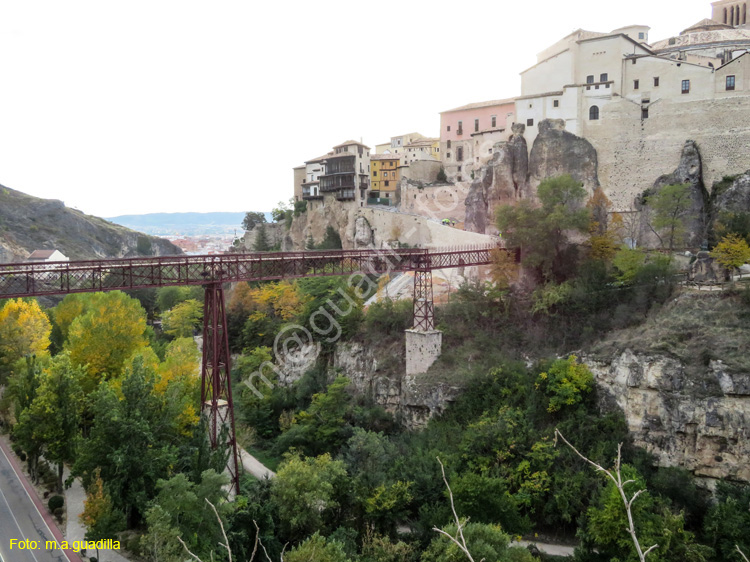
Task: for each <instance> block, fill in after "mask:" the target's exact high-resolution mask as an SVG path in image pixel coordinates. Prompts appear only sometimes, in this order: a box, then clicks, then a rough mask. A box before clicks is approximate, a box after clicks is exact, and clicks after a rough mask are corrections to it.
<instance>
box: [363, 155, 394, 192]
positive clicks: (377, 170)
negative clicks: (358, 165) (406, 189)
mask: <svg viewBox="0 0 750 562" xmlns="http://www.w3.org/2000/svg"><path fill="white" fill-rule="evenodd" d="M399 179H400V173H399V159H398V158H395V159H393V160H371V161H370V190H371V191H379V192H380V197H387V198H393V197H394V195H393V194H394V193H395V192H396V188H397V187H398V182H399ZM385 182H388V185H386V183H385Z"/></svg>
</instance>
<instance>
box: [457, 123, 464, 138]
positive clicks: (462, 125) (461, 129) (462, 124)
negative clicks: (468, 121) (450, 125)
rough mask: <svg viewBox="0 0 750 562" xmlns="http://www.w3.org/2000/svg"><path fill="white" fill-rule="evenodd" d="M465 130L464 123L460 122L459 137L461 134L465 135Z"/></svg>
mask: <svg viewBox="0 0 750 562" xmlns="http://www.w3.org/2000/svg"><path fill="white" fill-rule="evenodd" d="M463 129H464V122H463V121H459V122H458V134H459V135H460V134H461V133H463Z"/></svg>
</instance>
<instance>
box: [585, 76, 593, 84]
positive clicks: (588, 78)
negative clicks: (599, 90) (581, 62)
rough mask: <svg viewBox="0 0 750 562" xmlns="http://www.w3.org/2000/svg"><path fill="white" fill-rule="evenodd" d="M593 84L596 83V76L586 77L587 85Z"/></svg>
mask: <svg viewBox="0 0 750 562" xmlns="http://www.w3.org/2000/svg"><path fill="white" fill-rule="evenodd" d="M593 83H594V75H593V74H589V75H588V76H586V84H593Z"/></svg>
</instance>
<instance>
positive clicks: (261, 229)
mask: <svg viewBox="0 0 750 562" xmlns="http://www.w3.org/2000/svg"><path fill="white" fill-rule="evenodd" d="M257 229H258V234H256V235H255V243H254V244H253V250H255V251H256V252H268V251H269V250H270V249H271V244H270V242H269V241H268V232H267V231H266V225H265V224H263V223H261V224H259V225H258V226H257Z"/></svg>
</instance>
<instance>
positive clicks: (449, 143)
mask: <svg viewBox="0 0 750 562" xmlns="http://www.w3.org/2000/svg"><path fill="white" fill-rule="evenodd" d="M446 145H447V146H446V148H447V149H448V150H450V148H451V141H448V142H447V143H446Z"/></svg>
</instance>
